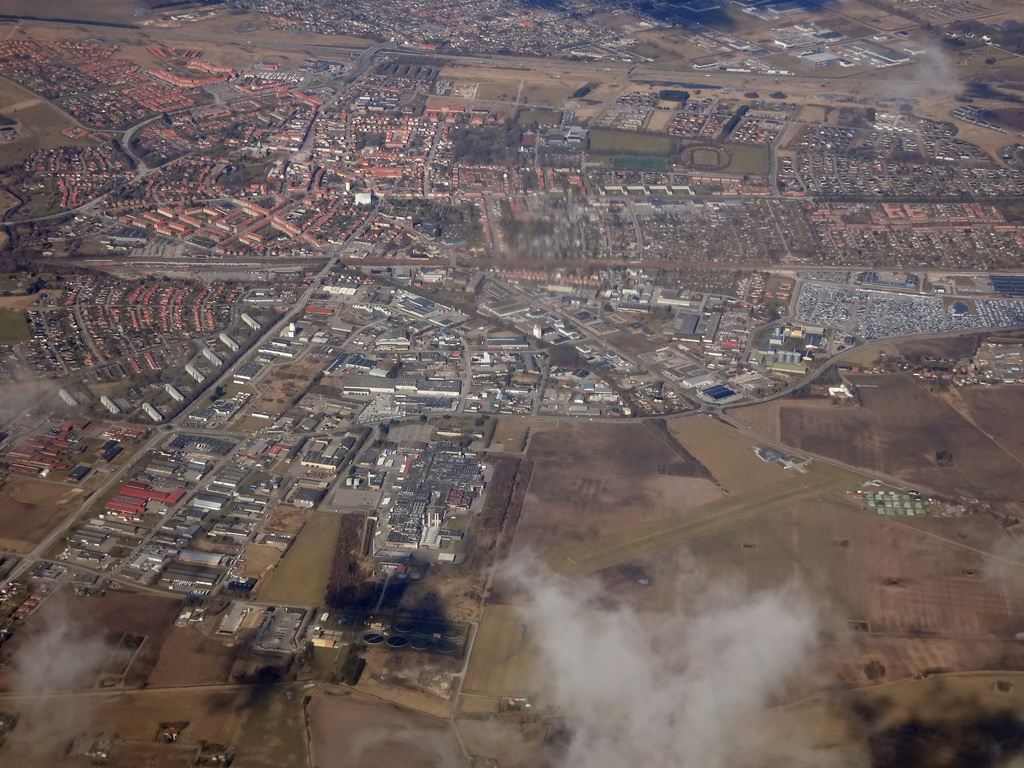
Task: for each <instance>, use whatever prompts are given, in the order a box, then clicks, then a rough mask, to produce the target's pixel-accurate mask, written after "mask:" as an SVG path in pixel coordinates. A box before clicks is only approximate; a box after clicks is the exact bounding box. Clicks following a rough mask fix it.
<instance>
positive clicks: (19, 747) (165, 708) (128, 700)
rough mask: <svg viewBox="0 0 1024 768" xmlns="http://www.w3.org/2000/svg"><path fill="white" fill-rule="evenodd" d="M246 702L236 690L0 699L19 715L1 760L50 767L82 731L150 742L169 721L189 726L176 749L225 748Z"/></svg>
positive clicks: (133, 767)
mask: <svg viewBox="0 0 1024 768" xmlns="http://www.w3.org/2000/svg"><path fill="white" fill-rule="evenodd" d="M248 698H249V691H248V689H245V688H240V687H237V686H230V687H224V688H220V689H217V690H210V689H206V690H166V689H165V690H157V689H147V690H143V691H95V692H88V693H84V694H74V695H52V696H44V697H33V696H0V710H3V711H6V712H18V713H20V715H21V719H20V720H19V722H18V727H17V728H15V729H14V731H13V733H12V734H11V735H10V737H9V738H8V739H7V741H6V742H5V744H4V747H3V749H4V753H3V754H4V757H3V760H4V762H5V763H8V762H9V764H11V765H18V766H22V767H23V768H53V766H55V765H61V764H63V760H62V757H63V755H64V752H65V750H66V749H67V747H68V746H69V744H70V742H71V741H72V739H74V738H75V737H76V736H78V735H79V734H81V733H83V732H93V733H99V732H103V733H106V734H112V733H116V734H118V736H119V738H120V739H122V740H124V741H132V742H140V743H143V744H153V743H154V739H155V737H156V734H157V733H158V731H159V726H160V723H163V722H175V721H185V722H188V723H189V725H188V727H187V728H186V729H185V730H184V731H183V732H182V734H181V736H180V738H179V739H178V742H177V744H178V746H180V747H183V746H184V745H194V746H198V745H199V743H200V742H201V741H210V742H213V743H219V744H225V745H228V746H230V745H231V744H232V741H233V740H234V739H235V736H236V733H237V728H238V725H239V720H240V719H241V718H242V717H244V709H243V708H244V707H245V705H246V703H247V700H248ZM282 698H283V697H282ZM236 764H241V763H236ZM283 764H284V763H282V765H283ZM115 765H117V766H119V768H120V767H123V768H137V766H138V765H140V764H134V763H125V762H123V761H119V762H117V763H116V764H115ZM143 765H144V764H143ZM156 765H159V766H161V768H162V765H166V764H159V763H158V764H156Z"/></svg>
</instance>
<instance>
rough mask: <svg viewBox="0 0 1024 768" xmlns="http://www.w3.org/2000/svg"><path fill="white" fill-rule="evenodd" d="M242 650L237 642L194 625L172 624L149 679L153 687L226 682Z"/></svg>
mask: <svg viewBox="0 0 1024 768" xmlns="http://www.w3.org/2000/svg"><path fill="white" fill-rule="evenodd" d="M217 620H218V621H219V619H217ZM239 650H240V649H239V648H237V647H236V646H235V642H234V641H230V640H225V639H223V638H218V637H207V636H206V635H205V634H203V633H202V632H201V631H200V630H198V629H195V628H193V627H171V631H170V634H169V635H168V637H167V639H166V640H165V641H164V645H163V648H162V649H161V653H160V658H159V660H158V661H157V662H156V666H155V667H154V668H153V672H152V673H151V674H150V676H149V679H148V681H147V682H148V684H149V686H150V687H153V688H160V687H167V688H174V687H176V686H189V685H210V684H212V683H223V682H226V681H227V679H228V676H229V675H230V674H231V668H232V666H233V665H234V662H235V658H236V657H237V656H238V653H239Z"/></svg>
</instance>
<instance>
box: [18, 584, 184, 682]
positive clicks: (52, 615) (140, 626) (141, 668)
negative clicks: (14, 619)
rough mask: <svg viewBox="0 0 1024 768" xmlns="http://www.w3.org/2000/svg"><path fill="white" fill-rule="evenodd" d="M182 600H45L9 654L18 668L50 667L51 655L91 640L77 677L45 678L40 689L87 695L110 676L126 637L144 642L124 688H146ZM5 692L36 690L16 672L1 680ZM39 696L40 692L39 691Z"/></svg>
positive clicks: (111, 596) (64, 595) (122, 677)
mask: <svg viewBox="0 0 1024 768" xmlns="http://www.w3.org/2000/svg"><path fill="white" fill-rule="evenodd" d="M180 608H181V600H178V599H174V598H162V597H155V596H150V595H136V594H130V593H127V592H115V591H108V592H107V593H106V594H104V595H103V596H96V597H83V596H81V595H75V594H69V593H68V592H66V591H61V592H58V593H56V594H54V595H53V596H52V597H50V598H47V599H46V600H45V601H43V602H42V603H41V604H40V606H39V609H38V610H37V611H35V613H33V614H32V615H31V616H30V617H29V618H28V620H26V622H25V624H24V626H22V627H21V628H20V629H19V630H18V632H17V633H16V634H15V636H14V637H13V638H12V639H11V640H10V641H9V642H8V643H6V644H5V647H4V651H5V653H9V654H10V655H11V656H12V657H14V658H16V659H18V660H19V663H18V664H16V665H15V668H16V669H22V670H24V669H34V668H37V667H39V668H44V667H45V666H47V665H48V664H50V663H51V660H50V654H53V653H63V652H66V651H67V650H69V649H68V648H67V646H69V645H70V644H72V643H74V642H75V641H76V640H77V639H79V638H82V637H88V638H90V643H85V644H83V646H82V647H81V648H80V649H79V651H78V659H77V664H76V666H75V669H74V672H73V673H70V674H68V675H66V677H65V678H64V679H55V680H49V679H45V676H44V680H43V683H42V684H41V686H40V688H41V690H43V691H47V690H84V689H89V688H92V687H94V686H95V685H97V684H98V683H99V680H100V677H101V674H102V673H104V672H107V673H110V672H111V671H112V669H111V661H112V657H113V654H114V650H115V648H117V646H118V642H119V641H120V640H121V638H122V636H123V635H126V634H131V635H135V636H138V637H140V638H143V639H142V641H141V644H139V646H138V649H137V650H136V651H135V653H134V654H133V655H131V656H130V661H129V663H127V665H125V666H123V667H121V668H118V669H117V670H113V671H116V672H118V673H121V674H117V675H116V680H113V681H111V680H108V683H109V682H116V683H117V684H118V685H121V684H123V685H125V686H128V687H136V686H141V685H143V684H144V683H146V681H147V680H148V679H149V677H150V673H151V672H152V671H153V668H154V666H155V665H156V664H157V660H158V658H159V657H160V656H161V654H162V653H163V648H164V644H165V642H166V640H167V637H168V636H169V634H170V633H171V631H172V629H173V622H174V618H175V616H177V615H178V611H179V609H180ZM179 663H180V659H179ZM0 686H2V688H3V690H6V691H11V690H18V691H23V690H25V689H26V688H28V689H32V688H33V684H32V681H31V680H29V681H26V680H25V679H24V675H23V674H22V675H19V674H18V673H16V672H13V671H12V670H11V669H7V670H5V672H4V674H3V675H2V676H0ZM34 692H38V690H37V691H34Z"/></svg>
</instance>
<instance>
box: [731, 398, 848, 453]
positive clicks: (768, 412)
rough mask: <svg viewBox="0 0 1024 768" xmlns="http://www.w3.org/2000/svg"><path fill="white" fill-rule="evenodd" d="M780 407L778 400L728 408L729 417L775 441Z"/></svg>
mask: <svg viewBox="0 0 1024 768" xmlns="http://www.w3.org/2000/svg"><path fill="white" fill-rule="evenodd" d="M781 407H782V406H781V403H780V402H779V401H778V400H769V401H768V402H767V403H755V404H754V405H744V406H741V407H739V408H730V409H729V418H730V419H733V420H734V421H737V422H739V423H740V424H742V425H743V426H745V427H747V428H748V429H752V430H754V431H755V432H757V433H758V434H760V435H764V436H765V438H766V439H768V440H771V441H773V442H776V443H777V442H779V441H780V440H781V439H782V434H781V429H780V427H779V410H780V408H781ZM827 407H831V402H829V403H828V405H827Z"/></svg>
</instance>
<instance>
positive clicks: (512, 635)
mask: <svg viewBox="0 0 1024 768" xmlns="http://www.w3.org/2000/svg"><path fill="white" fill-rule="evenodd" d="M522 622H523V618H522V616H521V614H520V613H519V611H518V610H517V609H516V606H514V605H493V604H492V605H488V606H487V608H486V609H485V610H484V616H483V620H482V621H481V622H480V627H479V629H478V630H477V635H476V640H475V642H474V643H473V655H472V656H471V657H470V661H469V669H468V670H467V671H466V682H465V684H464V685H463V687H462V693H463V695H464V696H465V695H467V694H470V695H479V696H515V695H526V694H528V693H529V692H530V691H531V682H532V680H531V676H532V670H533V666H534V664H535V663H536V662H537V658H538V657H537V649H536V648H535V647H534V646H533V644H532V643H531V642H530V640H529V633H528V632H527V633H526V634H525V635H524V634H523V632H522V631H520V629H519V627H520V625H521V624H522Z"/></svg>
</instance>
